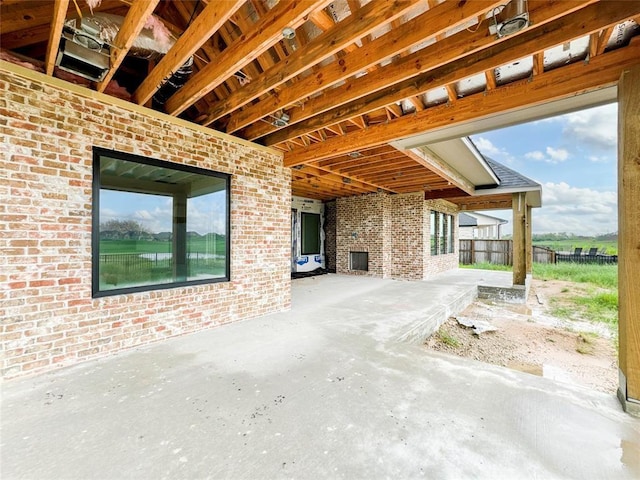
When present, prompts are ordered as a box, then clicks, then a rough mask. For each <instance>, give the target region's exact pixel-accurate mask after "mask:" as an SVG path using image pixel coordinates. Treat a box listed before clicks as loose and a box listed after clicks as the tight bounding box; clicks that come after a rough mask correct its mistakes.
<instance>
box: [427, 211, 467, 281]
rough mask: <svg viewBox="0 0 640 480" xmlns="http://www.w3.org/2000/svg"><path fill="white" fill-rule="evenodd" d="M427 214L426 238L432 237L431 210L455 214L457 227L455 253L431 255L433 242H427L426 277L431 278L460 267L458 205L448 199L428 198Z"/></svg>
mask: <svg viewBox="0 0 640 480" xmlns="http://www.w3.org/2000/svg"><path fill="white" fill-rule="evenodd" d="M425 207H426V214H427V217H426V219H425V226H426V230H427V236H426V237H425V238H427V239H430V238H431V221H430V219H429V217H428V216H429V215H430V212H431V210H435V211H437V212H442V213H447V214H449V215H453V222H454V225H455V228H454V230H453V235H454V238H453V248H454V250H453V253H447V254H444V255H433V256H432V255H431V246H430V245H431V244H430V243H427V245H428V246H427V248H425V262H424V278H429V277H431V276H433V275H437V274H438V273H442V272H445V271H447V270H452V269H454V268H458V263H459V258H458V255H459V253H458V252H459V247H460V245H459V241H458V230H459V229H458V207H457V206H456V205H455V204H453V203H451V202H447V201H446V200H426V201H425Z"/></svg>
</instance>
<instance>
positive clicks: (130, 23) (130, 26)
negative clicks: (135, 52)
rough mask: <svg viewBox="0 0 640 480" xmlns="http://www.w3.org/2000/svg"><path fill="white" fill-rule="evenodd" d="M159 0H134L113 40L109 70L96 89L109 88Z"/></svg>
mask: <svg viewBox="0 0 640 480" xmlns="http://www.w3.org/2000/svg"><path fill="white" fill-rule="evenodd" d="M159 1H160V0H134V2H133V3H132V4H131V7H129V11H128V12H127V16H126V17H124V20H123V21H122V25H121V26H120V30H118V34H117V35H116V38H115V39H114V40H113V46H112V47H111V62H110V65H109V70H108V71H107V73H106V74H105V76H104V78H103V79H102V81H100V82H98V84H97V86H96V90H98V91H99V92H104V90H105V89H106V88H107V85H108V84H109V82H110V81H111V79H112V78H113V76H114V75H115V73H116V71H117V70H118V68H119V67H120V64H121V63H122V62H123V61H124V59H125V57H126V56H127V53H128V52H129V49H130V48H131V46H132V45H133V42H134V40H135V39H136V37H137V36H138V35H139V34H140V32H141V31H142V29H143V28H144V25H145V22H146V21H147V19H148V18H149V16H151V15H152V14H153V11H154V10H155V8H156V6H157V5H158V2H159Z"/></svg>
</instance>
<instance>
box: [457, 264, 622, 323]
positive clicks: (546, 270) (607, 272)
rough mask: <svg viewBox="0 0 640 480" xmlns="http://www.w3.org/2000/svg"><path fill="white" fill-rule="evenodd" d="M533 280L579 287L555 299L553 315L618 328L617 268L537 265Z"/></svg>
mask: <svg viewBox="0 0 640 480" xmlns="http://www.w3.org/2000/svg"><path fill="white" fill-rule="evenodd" d="M460 267H461V268H479V269H483V270H502V271H511V270H512V268H511V267H510V266H505V265H493V264H489V263H484V264H475V265H460ZM533 278H534V279H537V280H542V281H547V280H563V281H566V282H573V283H575V284H576V287H571V288H567V289H566V292H563V293H564V296H563V298H557V299H552V305H553V308H552V311H551V313H552V314H553V315H555V316H557V317H564V318H568V319H581V320H590V321H594V322H604V323H608V324H610V325H612V326H613V325H617V322H618V266H617V265H598V264H584V263H583V264H579V263H558V264H555V265H554V264H549V263H534V264H533Z"/></svg>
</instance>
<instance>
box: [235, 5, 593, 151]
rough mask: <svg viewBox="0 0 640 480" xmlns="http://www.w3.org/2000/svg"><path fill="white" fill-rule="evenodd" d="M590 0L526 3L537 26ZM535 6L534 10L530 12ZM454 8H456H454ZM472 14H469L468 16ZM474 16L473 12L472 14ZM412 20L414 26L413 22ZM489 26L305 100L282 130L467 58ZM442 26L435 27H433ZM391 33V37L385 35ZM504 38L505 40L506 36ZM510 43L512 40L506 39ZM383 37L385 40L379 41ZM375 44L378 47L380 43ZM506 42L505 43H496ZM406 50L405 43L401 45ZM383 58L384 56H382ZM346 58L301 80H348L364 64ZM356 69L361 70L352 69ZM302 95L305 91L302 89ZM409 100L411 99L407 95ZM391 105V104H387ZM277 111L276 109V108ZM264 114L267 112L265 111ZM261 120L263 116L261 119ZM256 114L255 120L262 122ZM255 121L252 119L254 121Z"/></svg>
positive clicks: (384, 45) (487, 41)
mask: <svg viewBox="0 0 640 480" xmlns="http://www.w3.org/2000/svg"><path fill="white" fill-rule="evenodd" d="M593 1H594V0H581V1H558V0H556V1H552V2H544V4H543V5H540V3H541V2H537V3H536V2H533V1H532V2H530V12H529V13H530V16H531V19H532V21H533V22H534V25H536V27H540V26H542V25H544V24H545V23H547V22H549V21H550V20H553V19H556V18H559V17H560V16H561V15H562V14H566V13H568V12H573V11H575V10H576V9H578V8H579V7H581V6H584V5H585V4H588V3H592V2H593ZM445 5H454V6H455V4H454V3H453V2H445V3H442V4H440V5H438V6H437V7H434V8H433V10H428V11H426V12H425V13H423V14H422V15H420V16H418V17H416V18H415V19H413V20H411V21H409V22H407V23H405V24H404V25H403V28H401V29H400V28H399V29H396V30H397V32H396V31H392V32H391V33H390V35H396V34H400V33H403V34H404V36H409V35H416V32H422V28H423V24H426V25H432V23H430V22H428V21H427V20H428V19H427V17H426V16H427V14H429V12H432V15H434V16H435V13H434V12H436V9H438V8H441V7H444V6H445ZM468 5H470V6H474V7H475V8H476V9H478V2H469V3H468ZM532 7H535V8H532ZM456 10H458V9H457V7H456ZM471 13H474V12H471V11H470V12H469V15H471ZM475 13H477V12H475ZM434 21H437V18H434ZM414 22H415V23H414ZM488 24H489V22H488V21H487V22H486V23H485V25H484V26H483V28H482V29H478V30H476V31H468V30H462V31H461V32H459V33H457V34H455V35H453V36H451V37H447V38H445V39H443V40H441V41H439V42H437V43H435V44H433V45H429V46H427V47H425V48H423V49H421V50H419V51H417V52H415V53H413V54H410V55H407V56H406V57H403V58H400V59H398V60H397V61H395V62H393V63H392V64H390V65H387V66H385V67H383V68H379V69H377V70H376V71H374V72H373V73H369V74H367V75H366V77H363V78H361V79H352V80H350V81H348V82H347V83H346V84H344V85H342V86H340V87H337V88H335V89H334V90H333V91H331V95H323V96H318V97H315V98H313V99H310V100H308V101H307V102H305V104H304V106H303V107H296V108H293V109H290V110H289V112H288V113H289V116H290V121H289V123H290V127H287V128H284V129H282V131H286V130H289V129H291V125H293V124H295V123H297V122H300V121H303V120H306V119H308V118H311V117H313V116H315V115H319V114H321V113H323V112H326V111H328V110H331V109H333V108H335V107H337V106H339V105H342V104H345V103H347V102H349V101H351V100H353V99H354V98H358V97H363V96H365V95H368V94H370V93H372V92H375V91H378V90H381V89H384V88H386V87H388V86H389V85H391V84H393V83H397V82H400V81H402V80H405V79H409V78H412V77H414V76H416V75H418V74H420V73H423V72H427V71H429V70H432V69H435V68H437V67H440V66H442V65H445V64H447V63H448V62H451V61H454V60H456V59H459V58H461V57H463V56H465V55H470V54H472V53H474V52H478V51H480V50H482V49H484V48H486V47H488V46H490V45H493V44H495V43H496V41H497V40H496V38H495V37H494V36H491V35H488V31H487V28H485V27H488ZM435 25H436V26H435V27H433V28H434V30H430V33H431V32H432V33H437V32H440V31H443V32H444V31H447V29H448V28H449V27H448V26H447V25H446V24H443V25H440V24H439V23H435ZM438 26H440V27H441V28H440V29H438V28H437V27H438ZM420 34H421V35H422V36H426V35H425V34H424V33H420ZM388 35H389V34H388ZM404 36H401V37H397V40H396V37H395V36H393V37H390V38H386V37H387V35H384V36H382V37H380V38H379V39H377V40H376V41H374V42H372V43H370V44H369V45H367V46H366V47H363V48H361V49H360V50H359V51H358V53H360V54H365V52H367V49H369V48H371V47H372V46H373V45H376V47H375V49H374V50H373V51H371V52H370V53H368V54H367V55H368V56H367V57H364V58H365V59H366V58H370V57H371V58H376V57H377V55H378V53H380V52H382V51H383V49H386V50H388V49H389V45H391V46H395V45H398V46H400V44H403V39H404ZM505 38H506V37H505ZM510 38H511V39H513V38H514V37H510ZM383 39H384V40H383ZM378 41H379V42H380V44H378ZM499 41H504V39H502V40H499ZM403 46H404V45H403ZM384 58H386V57H384ZM346 60H347V59H343V61H345V63H344V65H337V66H333V68H335V69H337V70H338V71H337V74H336V73H334V72H333V71H331V70H327V71H324V69H323V72H322V76H321V77H319V78H318V79H317V80H319V82H315V81H314V80H315V78H308V79H305V80H306V81H307V82H310V83H311V84H312V85H313V86H314V88H315V90H312V91H316V90H321V89H323V88H326V87H327V86H330V85H333V84H334V83H335V82H332V81H331V80H332V79H333V78H338V79H340V80H343V79H344V78H346V77H344V76H343V73H346V72H347V71H348V72H349V73H350V76H352V75H354V74H355V73H357V72H359V71H361V70H362V67H363V66H364V65H363V64H361V62H360V63H358V60H362V57H360V56H358V57H355V60H354V63H353V64H352V62H349V61H346ZM356 65H357V66H358V67H359V68H357V69H355V68H352V67H354V66H356ZM343 68H344V69H347V70H345V71H344V72H343ZM305 93H308V92H307V91H306V90H305ZM407 97H411V96H407ZM281 100H282V101H281V102H279V103H278V104H277V105H271V107H272V108H266V107H265V105H263V103H264V102H259V103H257V104H256V105H254V106H253V107H251V108H247V109H246V110H247V111H249V112H251V111H256V109H262V108H266V110H261V113H264V112H272V111H276V110H277V109H278V108H281V107H282V105H283V104H284V103H287V102H286V101H285V100H283V99H281ZM389 103H391V102H389ZM275 107H277V108H275ZM247 113H248V112H241V113H238V115H243V116H244V115H247ZM265 115H266V113H265ZM261 116H263V115H261ZM261 116H258V118H261ZM252 118H253V117H252ZM274 130H275V129H274V128H273V127H272V126H268V125H261V124H255V125H252V126H251V127H249V128H247V129H246V130H245V131H244V132H243V137H244V138H247V139H250V140H254V139H256V138H260V137H263V136H264V135H265V134H268V133H269V132H273V131H274ZM288 136H289V135H288V134H286V133H282V134H280V132H276V133H274V134H273V136H271V135H270V136H269V137H267V138H269V140H268V141H269V144H273V143H278V142H279V141H282V140H278V139H279V138H283V137H288Z"/></svg>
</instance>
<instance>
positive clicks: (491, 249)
mask: <svg viewBox="0 0 640 480" xmlns="http://www.w3.org/2000/svg"><path fill="white" fill-rule="evenodd" d="M459 252H460V263H461V264H463V265H472V264H474V263H493V264H495V265H513V241H512V240H460V249H459ZM533 261H534V262H535V263H556V252H554V251H553V250H551V249H549V248H546V247H538V246H536V245H534V246H533Z"/></svg>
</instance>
